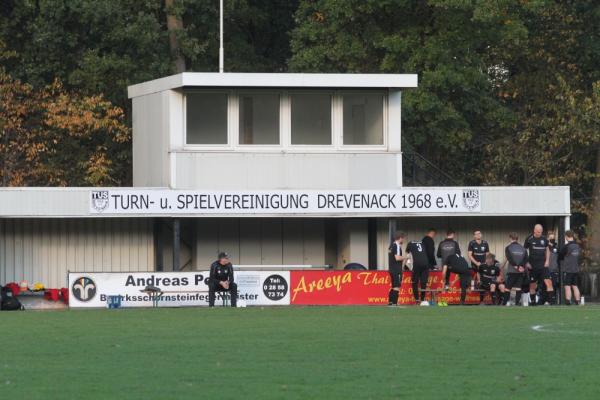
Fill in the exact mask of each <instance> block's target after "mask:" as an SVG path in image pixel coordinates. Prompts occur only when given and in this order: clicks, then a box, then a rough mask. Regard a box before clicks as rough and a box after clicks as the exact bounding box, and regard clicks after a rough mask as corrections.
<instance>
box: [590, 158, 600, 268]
mask: <svg viewBox="0 0 600 400" xmlns="http://www.w3.org/2000/svg"><path fill="white" fill-rule="evenodd" d="M591 209H592V212H591V214H590V217H589V221H588V226H589V228H590V229H589V238H588V248H589V250H590V258H591V267H592V269H593V270H595V271H600V149H598V151H597V154H596V178H595V180H594V191H593V193H592V207H591Z"/></svg>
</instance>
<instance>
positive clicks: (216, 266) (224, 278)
mask: <svg viewBox="0 0 600 400" xmlns="http://www.w3.org/2000/svg"><path fill="white" fill-rule="evenodd" d="M215 292H229V293H230V295H231V307H235V306H236V304H237V285H236V284H235V282H234V281H233V265H231V262H230V261H229V254H227V253H219V259H218V260H217V261H215V262H214V263H212V264H211V266H210V275H209V277H208V306H209V307H214V306H215V297H216V296H215Z"/></svg>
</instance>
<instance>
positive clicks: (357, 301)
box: [290, 271, 489, 305]
mask: <svg viewBox="0 0 600 400" xmlns="http://www.w3.org/2000/svg"><path fill="white" fill-rule="evenodd" d="M290 283H291V284H290V303H291V304H298V305H383V304H387V302H388V293H389V290H390V287H391V279H390V276H389V274H388V272H387V271H291V273H290ZM441 285H442V282H441V272H439V271H432V272H431V273H430V274H429V282H428V288H431V289H440V288H441ZM429 298H430V296H429V294H428V295H427V299H429ZM437 301H445V302H447V303H448V304H457V303H459V301H460V287H459V282H458V276H456V275H454V274H452V275H451V277H450V290H449V291H448V292H442V293H440V294H438V296H437ZM486 301H489V294H486ZM398 303H399V304H415V300H414V297H413V294H412V284H411V276H410V272H405V273H404V274H403V276H402V285H401V287H400V299H399V300H398ZM467 303H470V304H478V303H479V292H469V293H468V294H467Z"/></svg>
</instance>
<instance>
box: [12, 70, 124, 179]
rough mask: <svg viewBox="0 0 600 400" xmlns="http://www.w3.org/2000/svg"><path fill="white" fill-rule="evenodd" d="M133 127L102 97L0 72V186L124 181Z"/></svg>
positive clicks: (121, 112) (117, 109)
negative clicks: (40, 84) (35, 83)
mask: <svg viewBox="0 0 600 400" xmlns="http://www.w3.org/2000/svg"><path fill="white" fill-rule="evenodd" d="M130 142H131V130H130V128H129V127H128V126H127V124H126V122H125V116H124V113H123V110H122V109H121V108H119V107H115V106H114V105H112V104H111V103H110V102H109V101H107V100H105V99H104V98H103V96H102V95H97V96H83V95H80V94H78V93H76V92H73V91H67V90H65V88H64V87H63V85H62V84H61V83H60V82H59V81H58V80H55V81H54V83H52V84H51V85H48V86H46V87H43V88H41V89H34V88H33V87H32V86H31V85H28V84H26V83H22V82H20V81H19V80H15V79H12V78H11V77H10V76H9V75H8V74H7V73H6V72H5V71H0V184H1V185H2V186H106V185H120V184H123V183H124V182H126V181H127V180H128V176H127V175H125V174H124V173H123V171H129V170H130V168H127V165H128V164H130V157H131V156H130V154H131V151H130Z"/></svg>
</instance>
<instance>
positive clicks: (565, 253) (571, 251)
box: [558, 231, 581, 306]
mask: <svg viewBox="0 0 600 400" xmlns="http://www.w3.org/2000/svg"><path fill="white" fill-rule="evenodd" d="M565 240H566V242H567V243H566V244H565V245H564V246H563V247H562V248H561V249H560V253H559V254H558V258H559V260H560V261H562V270H563V272H564V277H563V285H564V287H565V300H566V303H567V305H568V306H570V305H571V290H572V291H573V296H574V297H575V304H580V303H579V302H580V300H581V294H580V293H579V288H578V287H577V274H578V273H579V259H580V257H581V248H580V247H579V245H578V244H577V242H575V234H574V233H573V231H566V232H565Z"/></svg>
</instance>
